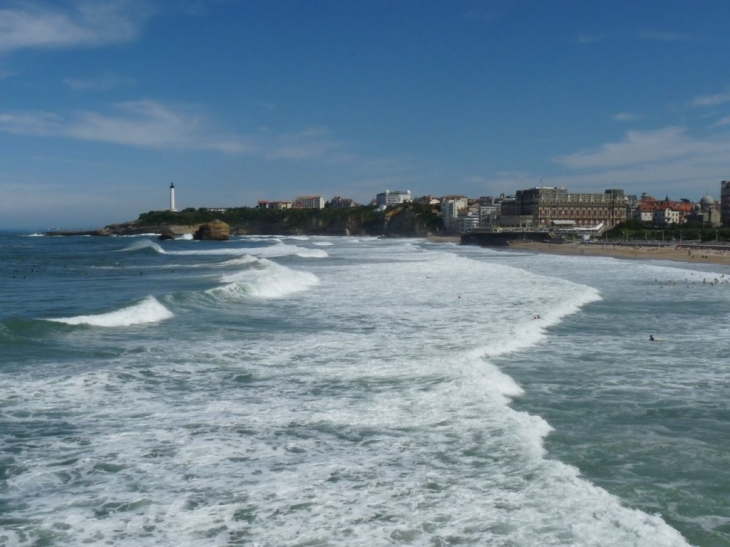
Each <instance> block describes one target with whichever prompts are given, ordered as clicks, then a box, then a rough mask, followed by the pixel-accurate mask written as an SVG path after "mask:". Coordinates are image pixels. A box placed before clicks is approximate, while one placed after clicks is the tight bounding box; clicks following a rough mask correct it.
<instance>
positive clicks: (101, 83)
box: [63, 72, 136, 91]
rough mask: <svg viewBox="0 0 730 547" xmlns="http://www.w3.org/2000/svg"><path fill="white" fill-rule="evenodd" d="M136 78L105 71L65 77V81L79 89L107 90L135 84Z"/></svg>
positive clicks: (69, 85) (71, 86) (73, 87)
mask: <svg viewBox="0 0 730 547" xmlns="http://www.w3.org/2000/svg"><path fill="white" fill-rule="evenodd" d="M135 82H136V80H135V79H134V78H126V77H124V76H120V75H119V74H115V73H113V72H105V73H103V74H99V75H96V76H90V77H88V78H65V79H64V80H63V83H64V84H66V85H67V86H68V87H70V88H71V89H75V90H77V91H107V90H109V89H115V88H117V87H124V86H129V85H133V84H134V83H135Z"/></svg>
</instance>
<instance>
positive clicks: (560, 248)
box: [508, 241, 730, 266]
mask: <svg viewBox="0 0 730 547" xmlns="http://www.w3.org/2000/svg"><path fill="white" fill-rule="evenodd" d="M508 248H509V249H513V250H518V251H532V252H536V253H547V254H557V255H570V256H575V255H581V256H608V257H613V258H620V259H624V260H671V261H674V262H685V263H687V264H719V265H722V266H730V247H728V248H727V250H720V249H712V248H704V247H677V245H666V246H663V247H657V246H651V245H636V246H633V245H630V246H629V245H614V244H611V243H597V242H592V243H590V244H588V245H584V244H581V243H580V242H572V243H535V242H532V241H511V242H510V245H509V247H508Z"/></svg>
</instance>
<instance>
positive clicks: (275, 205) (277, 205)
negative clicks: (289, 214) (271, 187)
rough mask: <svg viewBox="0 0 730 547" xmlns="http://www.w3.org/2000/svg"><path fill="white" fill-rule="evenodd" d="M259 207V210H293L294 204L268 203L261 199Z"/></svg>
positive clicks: (288, 202) (283, 202)
mask: <svg viewBox="0 0 730 547" xmlns="http://www.w3.org/2000/svg"><path fill="white" fill-rule="evenodd" d="M258 207H259V209H291V208H292V203H291V201H266V200H265V199H260V200H259V201H258Z"/></svg>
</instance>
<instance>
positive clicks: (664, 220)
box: [653, 207, 679, 225]
mask: <svg viewBox="0 0 730 547" xmlns="http://www.w3.org/2000/svg"><path fill="white" fill-rule="evenodd" d="M653 221H654V224H662V225H667V224H679V211H677V210H675V209H673V208H671V207H659V208H657V209H654V218H653Z"/></svg>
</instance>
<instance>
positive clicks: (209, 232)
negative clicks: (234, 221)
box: [193, 220, 230, 241]
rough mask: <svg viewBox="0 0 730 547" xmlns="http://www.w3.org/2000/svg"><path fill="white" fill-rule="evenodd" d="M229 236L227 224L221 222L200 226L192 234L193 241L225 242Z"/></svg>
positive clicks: (214, 221)
mask: <svg viewBox="0 0 730 547" xmlns="http://www.w3.org/2000/svg"><path fill="white" fill-rule="evenodd" d="M229 234H230V229H229V228H228V224H226V223H225V222H223V221H222V220H213V221H211V222H208V223H207V224H202V225H201V226H200V227H199V228H198V230H197V231H196V232H195V233H194V234H193V239H204V240H211V241H225V240H227V239H228V236H229Z"/></svg>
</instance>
